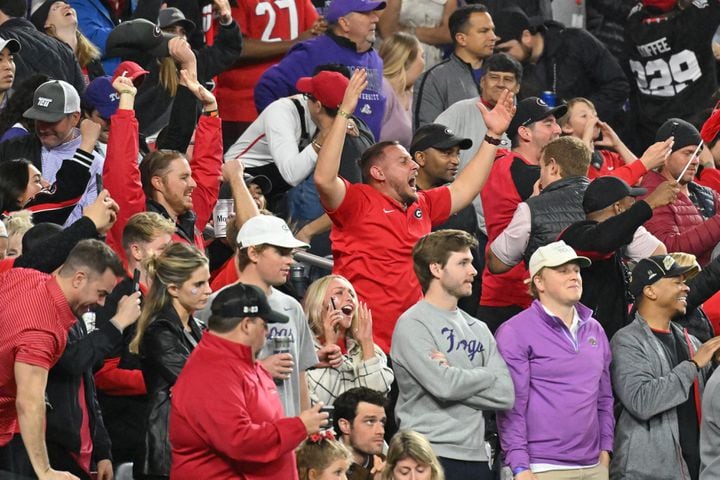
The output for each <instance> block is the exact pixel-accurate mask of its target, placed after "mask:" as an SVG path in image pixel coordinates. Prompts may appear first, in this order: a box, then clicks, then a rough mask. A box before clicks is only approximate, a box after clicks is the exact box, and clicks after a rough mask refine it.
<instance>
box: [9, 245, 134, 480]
mask: <svg viewBox="0 0 720 480" xmlns="http://www.w3.org/2000/svg"><path fill="white" fill-rule="evenodd" d="M123 274H124V270H123V267H122V264H121V263H120V260H119V259H118V258H117V256H116V255H115V253H113V251H112V250H111V249H110V247H108V246H107V245H105V244H103V243H102V242H99V241H97V240H83V241H81V242H80V243H78V244H77V246H75V248H73V250H72V251H71V252H70V254H69V255H68V257H67V260H66V261H65V263H64V264H63V265H62V266H61V267H60V268H59V269H58V270H56V271H55V272H54V273H53V274H51V275H48V274H45V273H41V272H38V271H35V270H28V269H21V268H14V269H12V270H10V271H9V272H7V273H5V274H4V275H3V276H2V277H0V285H1V286H0V305H2V306H3V308H2V312H1V313H0V319H1V320H0V325H2V328H0V338H1V339H2V341H0V345H2V349H1V350H0V358H1V359H2V361H0V365H2V375H0V377H2V378H3V379H4V380H3V381H2V384H1V385H0V444H2V446H0V471H6V472H11V473H17V474H21V475H30V476H32V475H33V472H34V474H35V475H37V476H38V478H40V479H43V480H45V479H63V478H64V479H74V478H76V477H74V476H72V475H70V474H69V473H67V472H58V471H55V470H53V469H52V468H51V466H50V462H49V460H48V452H47V447H46V444H45V407H46V406H45V386H46V383H47V379H48V370H49V369H50V368H51V367H52V366H53V365H54V364H55V362H57V361H58V359H59V358H60V356H61V355H62V353H63V350H64V349H65V346H66V342H67V337H68V330H69V329H70V328H71V327H72V326H73V325H74V324H75V323H76V322H77V319H78V318H79V317H80V316H82V315H83V314H84V313H85V312H87V311H88V309H89V308H90V307H92V306H94V305H96V304H99V305H102V304H103V303H104V302H105V297H106V296H107V295H108V294H109V293H110V291H111V290H112V289H113V287H114V286H115V283H116V282H117V279H118V277H121V276H122V275H123ZM139 314H140V300H139V294H133V295H131V296H129V297H125V298H123V299H122V300H121V301H120V304H119V307H118V313H117V316H121V317H123V320H122V321H121V322H119V323H122V324H125V323H130V322H129V321H128V319H130V320H134V319H136V318H137V317H138V316H139ZM16 432H21V433H20V434H17V433H16Z"/></svg>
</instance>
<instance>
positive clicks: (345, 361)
mask: <svg viewBox="0 0 720 480" xmlns="http://www.w3.org/2000/svg"><path fill="white" fill-rule="evenodd" d="M303 308H304V310H305V315H306V316H307V318H308V322H310V329H311V330H312V331H313V333H314V334H315V348H316V350H321V349H325V350H327V351H329V352H332V353H330V355H329V357H330V358H334V359H336V361H332V360H331V364H330V365H327V366H326V368H316V369H314V370H308V371H307V373H306V374H305V379H306V380H307V383H308V390H309V392H310V399H311V400H312V402H313V403H317V402H323V403H324V404H325V405H331V404H332V403H333V402H334V401H335V398H337V396H338V395H340V394H341V393H343V392H345V391H346V390H349V389H351V388H353V387H368V388H372V389H373V390H378V391H380V392H384V393H386V394H387V393H389V392H390V385H392V382H393V380H394V378H395V377H394V375H393V372H392V370H391V369H390V368H389V367H388V365H387V358H386V357H385V354H384V353H383V351H382V350H381V349H380V347H378V346H377V345H375V343H373V337H372V312H371V311H370V309H369V308H368V306H367V305H366V304H364V303H362V302H360V301H358V299H357V294H356V293H355V289H354V288H353V286H352V285H351V284H350V282H349V281H348V280H347V279H346V278H345V277H342V276H340V275H327V276H325V277H322V278H319V279H318V280H316V281H314V282H313V283H312V284H311V285H310V286H309V287H308V290H307V292H306V293H305V302H304V305H303ZM323 356H325V355H323Z"/></svg>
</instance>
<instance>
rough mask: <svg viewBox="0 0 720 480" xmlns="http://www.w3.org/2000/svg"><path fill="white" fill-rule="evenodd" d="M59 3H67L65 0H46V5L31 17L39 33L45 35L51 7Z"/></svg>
mask: <svg viewBox="0 0 720 480" xmlns="http://www.w3.org/2000/svg"><path fill="white" fill-rule="evenodd" d="M57 2H63V3H67V2H66V1H65V0H46V1H45V3H43V4H42V5H40V6H39V7H38V9H37V10H35V12H34V13H33V14H32V15H30V21H31V22H32V24H33V25H35V28H37V29H38V30H39V31H41V32H43V33H45V22H47V17H48V15H49V14H50V7H52V6H53V5H54V4H56V3H57Z"/></svg>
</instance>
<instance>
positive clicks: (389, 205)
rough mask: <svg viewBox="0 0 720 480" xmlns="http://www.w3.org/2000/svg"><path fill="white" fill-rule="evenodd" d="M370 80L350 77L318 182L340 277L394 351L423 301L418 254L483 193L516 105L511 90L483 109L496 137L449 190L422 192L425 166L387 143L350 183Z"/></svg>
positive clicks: (380, 340)
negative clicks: (348, 145)
mask: <svg viewBox="0 0 720 480" xmlns="http://www.w3.org/2000/svg"><path fill="white" fill-rule="evenodd" d="M366 76H367V74H366V73H365V72H364V71H362V70H356V71H355V73H354V74H353V77H352V78H351V79H350V83H349V85H348V88H347V91H346V92H345V97H344V98H343V101H342V103H341V104H340V108H339V109H338V115H337V116H336V117H335V120H334V121H333V124H332V126H331V128H330V132H329V133H328V136H327V137H326V140H325V143H324V144H323V148H322V149H320V154H319V155H318V161H317V165H316V168H315V175H314V179H315V185H316V186H317V190H318V193H319V194H320V201H321V202H322V204H323V208H325V211H326V212H327V213H328V215H329V216H330V219H331V220H332V222H333V227H332V232H331V234H330V239H331V240H332V248H333V258H334V260H335V264H334V272H335V273H337V274H339V275H342V276H344V277H345V278H347V279H348V280H349V281H350V283H351V284H352V285H353V286H354V287H355V289H356V290H357V292H358V296H359V297H360V299H361V300H363V301H364V302H366V303H367V304H368V306H369V307H370V308H371V309H372V311H373V320H374V321H373V336H374V338H375V342H376V343H377V344H378V345H379V346H380V348H382V349H383V351H385V352H386V353H387V352H388V351H389V350H390V339H391V337H392V331H393V328H394V327H395V322H396V321H397V318H398V317H399V316H400V314H402V313H403V312H404V311H405V310H407V309H408V308H410V307H411V306H412V305H414V304H415V303H417V302H418V301H419V300H420V298H421V296H422V292H421V289H420V285H419V283H418V281H417V278H415V277H414V276H413V275H412V272H411V266H412V264H411V262H410V261H409V257H410V252H411V250H412V248H413V247H414V245H415V244H416V243H417V241H418V240H419V239H420V237H422V236H423V235H425V234H427V233H430V229H431V228H432V226H433V225H438V224H441V223H443V222H445V221H446V220H447V219H448V218H449V217H450V215H453V214H455V213H457V212H459V211H460V210H462V209H463V208H465V207H466V206H468V205H469V204H470V202H472V200H473V198H475V197H476V196H477V194H478V192H479V191H480V189H481V188H483V185H485V180H486V179H487V176H488V174H489V172H490V168H491V166H492V162H493V160H494V159H495V151H496V149H497V145H499V144H500V139H501V137H502V134H503V132H504V131H505V129H506V128H507V125H508V124H509V123H510V119H511V118H512V115H513V112H514V109H515V107H514V106H513V95H512V93H511V92H508V91H506V92H504V93H503V94H502V95H501V97H500V99H499V101H498V103H497V105H496V106H495V108H493V109H492V111H488V109H487V107H485V106H484V105H483V106H482V107H481V110H482V114H483V118H484V119H485V123H486V125H487V126H488V134H487V135H486V136H485V138H484V141H483V145H482V146H481V147H480V149H479V150H478V153H477V154H476V155H475V157H474V158H473V159H472V160H471V161H470V163H468V165H467V167H465V169H464V170H463V171H462V172H461V173H460V175H458V176H457V178H456V179H455V181H453V182H452V183H450V184H449V185H447V186H440V187H437V188H431V189H430V190H424V191H422V192H418V191H417V185H416V177H417V175H418V164H417V163H415V161H414V160H413V159H412V157H411V156H410V154H409V153H408V152H407V150H405V148H403V147H402V146H400V145H399V144H398V143H397V142H380V143H377V144H375V145H373V146H372V147H370V148H368V149H367V150H365V152H364V153H363V155H362V157H361V158H360V167H361V171H362V175H363V183H361V184H350V183H349V182H347V181H346V180H344V179H342V178H341V177H339V176H338V169H339V165H340V157H341V152H342V146H343V141H344V138H345V135H346V133H347V130H348V128H347V126H348V121H349V117H350V115H351V114H352V113H353V112H354V111H355V106H356V105H357V104H358V97H359V95H360V92H362V91H363V89H364V88H365V85H366V83H367V81H366ZM558 133H559V128H558Z"/></svg>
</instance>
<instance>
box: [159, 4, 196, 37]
mask: <svg viewBox="0 0 720 480" xmlns="http://www.w3.org/2000/svg"><path fill="white" fill-rule="evenodd" d="M173 25H180V26H181V27H183V28H184V29H185V32H186V33H190V32H192V31H193V30H195V22H193V21H192V20H188V19H187V18H185V15H184V14H183V12H182V11H180V9H179V8H175V7H169V8H163V9H161V10H160V13H159V14H158V27H160V28H168V27H172V26H173Z"/></svg>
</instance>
